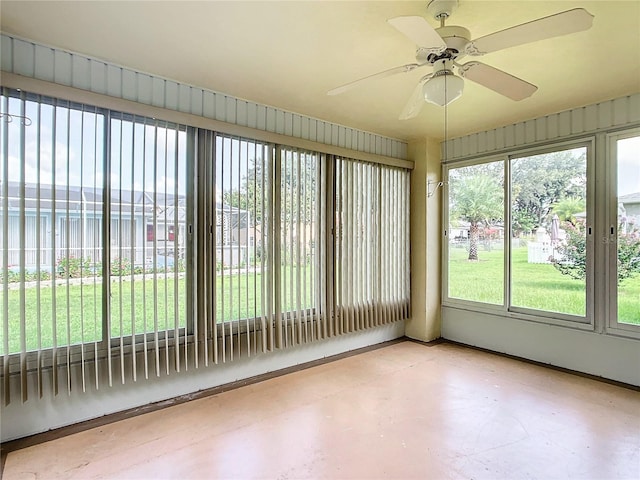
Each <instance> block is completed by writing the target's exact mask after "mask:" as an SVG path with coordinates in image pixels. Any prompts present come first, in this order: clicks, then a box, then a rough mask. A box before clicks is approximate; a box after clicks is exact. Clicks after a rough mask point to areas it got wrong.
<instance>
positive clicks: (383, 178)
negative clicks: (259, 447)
mask: <svg viewBox="0 0 640 480" xmlns="http://www.w3.org/2000/svg"><path fill="white" fill-rule="evenodd" d="M0 106H1V108H2V113H3V118H4V119H7V118H8V119H13V118H15V119H16V120H14V121H11V122H5V121H3V122H2V124H1V128H0V132H1V136H0V150H1V151H2V168H1V169H0V182H1V183H0V225H2V229H1V231H0V246H1V248H2V253H1V255H0V258H1V260H2V265H1V268H0V273H1V278H2V295H0V316H1V317H0V318H1V320H2V328H1V329H0V350H1V352H0V353H1V360H2V368H1V373H2V377H3V379H2V387H3V393H4V396H3V398H4V401H5V403H8V402H9V401H10V400H11V399H12V397H13V395H14V394H19V395H20V397H21V399H22V400H23V401H24V400H26V399H27V398H28V397H29V395H31V394H32V393H33V392H32V390H34V389H36V390H37V393H38V395H40V396H42V395H43V394H44V393H45V387H44V386H43V385H51V386H52V391H53V393H54V394H58V392H59V388H60V387H62V389H63V390H64V391H67V392H68V393H71V392H72V391H73V390H76V389H78V390H83V391H84V390H86V389H98V388H100V387H101V386H103V385H104V384H108V385H112V384H113V382H120V383H126V382H129V381H137V380H139V378H148V377H150V376H163V375H170V374H174V373H177V372H181V371H183V370H186V369H189V368H198V367H202V366H208V365H212V364H219V363H225V362H229V361H232V360H234V359H236V358H238V357H243V356H247V355H256V354H258V353H264V352H268V351H272V350H274V349H280V348H287V347H290V346H293V345H297V344H301V343H306V342H313V341H316V340H319V339H324V338H327V337H330V336H333V335H339V334H343V333H348V332H352V331H355V330H359V329H363V328H369V327H373V326H376V325H381V324H383V323H387V322H392V321H395V320H399V319H402V318H406V316H407V315H408V308H409V283H408V282H409V245H408V242H409V236H408V232H409V230H408V229H409V217H408V215H409V211H408V208H409V173H408V171H405V170H402V169H399V168H395V167H387V166H384V165H378V164H369V163H366V162H361V161H356V160H352V159H348V158H338V157H334V156H331V155H326V154H322V153H319V152H314V151H308V150H302V149H296V148H291V147H287V146H283V145H275V144H269V143H264V142H259V141H255V140H251V139H246V138H239V137H233V136H228V135H224V134H220V133H216V132H212V131H208V130H204V129H195V128H190V127H187V126H182V125H175V124H170V123H167V122H162V121H160V120H157V119H149V118H144V117H136V116H131V115H125V114H122V113H118V112H113V111H109V110H104V109H97V108H93V107H88V106H85V105H79V104H73V103H70V102H65V101H61V100H56V99H50V98H45V97H41V96H35V95H30V94H27V93H25V92H16V91H10V90H7V89H4V90H3V92H2V97H1V98H0ZM7 114H8V115H11V116H7ZM19 116H26V117H28V119H29V121H24V122H21V121H20V120H19V118H21V117H19ZM30 372H33V374H34V376H35V378H36V379H37V381H36V382H35V387H34V382H31V381H30V378H31V377H30ZM47 377H48V379H47V381H44V380H45V379H46V378H47ZM14 378H15V379H19V381H17V380H16V381H13V380H12V379H14ZM16 382H17V383H16Z"/></svg>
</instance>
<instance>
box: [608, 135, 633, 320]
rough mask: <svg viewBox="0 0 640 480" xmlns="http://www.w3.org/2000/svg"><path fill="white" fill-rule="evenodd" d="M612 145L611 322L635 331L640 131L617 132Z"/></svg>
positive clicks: (609, 244) (610, 227)
mask: <svg viewBox="0 0 640 480" xmlns="http://www.w3.org/2000/svg"><path fill="white" fill-rule="evenodd" d="M610 148H611V153H612V158H613V162H612V164H611V169H612V170H613V171H612V177H613V178H614V182H613V192H615V193H614V194H613V198H614V200H615V201H614V202H613V204H612V205H611V209H610V212H611V214H610V218H611V220H610V222H609V230H610V231H609V233H610V242H609V243H608V246H609V259H610V260H609V263H610V269H611V272H612V274H611V275H610V279H611V280H610V283H611V286H610V290H611V292H612V295H611V296H610V298H611V299H612V301H611V306H610V311H611V316H610V318H611V320H610V322H609V326H610V327H612V328H618V329H623V330H631V331H634V330H637V329H638V326H640V135H639V133H638V132H630V133H625V134H621V135H615V136H613V137H612V138H611V144H610ZM612 250H613V251H612ZM614 252H615V253H614Z"/></svg>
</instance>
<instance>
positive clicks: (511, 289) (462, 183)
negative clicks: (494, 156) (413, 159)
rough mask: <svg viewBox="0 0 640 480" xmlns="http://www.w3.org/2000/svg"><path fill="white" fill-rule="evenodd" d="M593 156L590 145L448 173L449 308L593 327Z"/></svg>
mask: <svg viewBox="0 0 640 480" xmlns="http://www.w3.org/2000/svg"><path fill="white" fill-rule="evenodd" d="M588 153H589V147H588V144H586V145H580V146H568V147H565V148H559V149H550V150H547V151H540V150H538V151H537V152H534V153H533V154H527V155H513V156H511V157H509V158H503V159H500V160H494V161H489V162H487V161H485V162H484V163H476V164H471V165H469V164H468V163H467V164H466V165H463V166H456V165H451V166H448V167H447V168H446V173H447V176H448V179H447V180H448V204H447V217H446V218H447V219H448V228H447V230H446V234H447V236H448V242H447V246H446V249H445V251H446V253H445V254H446V259H447V261H446V264H447V271H446V279H447V281H446V292H445V301H446V302H453V303H456V302H457V303H460V302H462V303H464V302H475V303H476V304H477V303H482V304H486V305H487V306H488V307H489V308H492V307H491V306H492V305H493V306H494V307H493V308H494V309H495V308H496V307H499V308H500V309H502V310H503V311H509V312H514V313H521V314H529V315H532V314H535V315H536V316H538V317H540V316H543V317H548V318H550V319H551V318H553V319H557V320H560V321H572V322H576V321H577V322H583V323H586V322H588V321H590V314H589V312H590V308H589V303H588V295H587V292H588V291H589V288H588V287H589V286H590V285H591V280H589V275H590V271H591V265H592V249H591V248H590V247H589V244H590V242H589V239H590V238H591V237H589V235H591V232H592V228H591V223H590V219H591V213H590V211H589V208H588V181H587V164H588ZM505 170H506V172H505ZM505 173H506V179H507V181H506V183H505V181H504V179H505ZM505 199H509V203H508V211H507V212H506V213H507V217H506V219H505V218H504V213H505V211H504V207H505ZM505 252H506V253H505ZM505 292H506V293H505Z"/></svg>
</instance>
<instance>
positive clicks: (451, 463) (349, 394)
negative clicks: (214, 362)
mask: <svg viewBox="0 0 640 480" xmlns="http://www.w3.org/2000/svg"><path fill="white" fill-rule="evenodd" d="M4 478H5V479H6V480H13V479H27V478H29V479H31V478H38V479H39V478H47V479H48V478H64V479H98V478H127V479H163V478H179V479H192V478H193V479H200V478H202V479H214V478H215V479H218V478H234V479H248V478H269V479H298V478H314V479H316V478H327V479H341V478H399V479H400V478H403V479H404V478H429V479H448V478H454V479H456V478H464V479H470V478H472V479H485V478H486V479H532V478H538V479H554V478H557V479H569V478H575V479H614V478H629V479H631V478H634V479H638V478H640V393H638V392H637V391H633V390H629V389H625V388H622V387H618V386H613V385H609V384H606V383H603V382H598V381H595V380H591V379H587V378H583V377H579V376H576V375H571V374H568V373H563V372H558V371H555V370H551V369H547V368H544V367H539V366H536V365H531V364H528V363H524V362H520V361H517V360H513V359H509V358H504V357H500V356H497V355H492V354H489V353H484V352H480V351H476V350H472V349H468V348H465V347H462V346H458V345H452V344H446V343H444V344H439V345H435V346H425V345H421V344H417V343H414V342H409V341H407V342H402V343H398V344H394V345H390V346H387V347H384V348H381V349H378V350H374V351H370V352H367V353H363V354H360V355H356V356H353V357H349V358H345V359H342V360H338V361H335V362H332V363H328V364H325V365H321V366H317V367H314V368H310V369H307V370H302V371H299V372H296V373H293V374H289V375H286V376H282V377H278V378H274V379H271V380H266V381H264V382H261V383H257V384H254V385H250V386H246V387H242V388H239V389H237V390H233V391H229V392H225V393H222V394H219V395H216V396H211V397H207V398H203V399H199V400H194V401H191V402H188V403H185V404H181V405H176V406H173V407H169V408H166V409H163V410H159V411H156V412H153V413H148V414H145V415H141V416H138V417H135V418H130V419H127V420H122V421H119V422H116V423H112V424H109V425H106V426H102V427H98V428H94V429H92V430H87V431H84V432H81V433H76V434H74V435H70V436H67V437H64V438H60V439H57V440H53V441H50V442H47V443H43V444H40V445H36V446H33V447H29V448H25V449H22V450H18V451H15V452H12V453H10V454H9V456H8V458H7V461H6V465H5V470H4Z"/></svg>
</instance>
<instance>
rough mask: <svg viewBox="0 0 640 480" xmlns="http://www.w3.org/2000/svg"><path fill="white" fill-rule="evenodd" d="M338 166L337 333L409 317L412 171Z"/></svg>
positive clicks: (343, 163) (365, 165)
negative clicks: (410, 188)
mask: <svg viewBox="0 0 640 480" xmlns="http://www.w3.org/2000/svg"><path fill="white" fill-rule="evenodd" d="M335 170H336V174H335V185H336V195H335V198H336V207H335V232H336V233H335V238H334V250H335V256H334V258H335V265H334V269H335V283H334V291H335V302H334V305H335V322H334V329H335V332H336V333H338V334H340V333H346V332H352V331H355V330H361V329H363V328H370V327H373V326H377V325H381V324H384V323H388V322H392V321H396V320H399V319H403V318H407V317H408V315H409V208H408V207H409V186H410V174H409V172H408V171H405V170H401V169H398V168H392V167H385V166H381V165H373V164H368V163H364V162H360V161H355V160H349V159H344V158H338V159H336V165H335Z"/></svg>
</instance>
